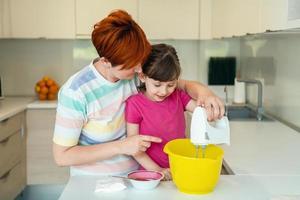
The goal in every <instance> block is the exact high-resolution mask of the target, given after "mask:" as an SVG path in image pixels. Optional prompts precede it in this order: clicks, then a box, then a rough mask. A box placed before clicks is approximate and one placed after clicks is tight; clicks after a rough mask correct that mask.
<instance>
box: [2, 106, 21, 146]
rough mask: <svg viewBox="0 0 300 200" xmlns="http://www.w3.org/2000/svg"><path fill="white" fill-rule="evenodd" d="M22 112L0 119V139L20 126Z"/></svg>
mask: <svg viewBox="0 0 300 200" xmlns="http://www.w3.org/2000/svg"><path fill="white" fill-rule="evenodd" d="M23 116H24V113H23V112H21V113H19V114H16V115H14V116H12V117H9V118H6V119H4V120H2V121H0V141H2V140H4V139H5V138H7V137H8V136H10V135H12V134H14V133H15V132H16V131H17V130H20V129H21V127H22V122H23Z"/></svg>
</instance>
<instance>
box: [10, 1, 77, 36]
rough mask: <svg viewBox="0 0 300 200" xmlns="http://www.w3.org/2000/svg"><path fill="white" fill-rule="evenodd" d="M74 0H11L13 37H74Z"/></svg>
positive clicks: (11, 32) (11, 29)
mask: <svg viewBox="0 0 300 200" xmlns="http://www.w3.org/2000/svg"><path fill="white" fill-rule="evenodd" d="M74 10H75V3H74V0H62V1H61V0H51V1H48V0H22V1H20V0H10V1H9V13H10V19H9V22H10V37H11V38H74V37H75V16H74Z"/></svg>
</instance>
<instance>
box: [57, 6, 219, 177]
mask: <svg viewBox="0 0 300 200" xmlns="http://www.w3.org/2000/svg"><path fill="white" fill-rule="evenodd" d="M92 42H93V45H94V46H95V48H96V50H97V52H98V55H99V58H97V59H95V60H93V61H92V62H91V64H90V65H88V66H86V67H85V68H83V69H82V70H80V71H79V72H77V73H76V74H74V75H73V76H72V77H70V78H69V80H68V81H67V82H66V83H65V84H64V85H63V86H62V88H61V90H60V92H59V97H58V107H57V116H56V123H55V131H54V137H53V142H54V143H53V153H54V158H55V161H56V163H57V164H58V165H60V166H71V175H108V174H110V175H111V174H126V173H128V172H129V171H132V170H135V169H137V168H138V164H137V163H136V161H135V160H134V159H133V158H132V156H133V155H136V154H138V153H140V152H144V151H146V150H147V148H149V147H150V145H151V143H152V142H156V143H160V142H161V139H160V138H157V137H153V136H146V135H134V136H130V137H126V130H125V121H124V108H125V101H126V99H127V98H128V97H129V96H131V95H132V94H136V93H137V89H136V81H135V80H136V79H135V74H136V73H140V72H141V64H143V63H144V61H145V60H146V58H147V56H148V55H149V53H150V50H151V46H150V44H149V42H148V40H147V39H146V36H145V34H144V32H143V30H142V29H141V28H140V27H139V26H138V24H136V22H135V21H134V20H133V19H132V18H131V16H130V15H129V14H128V13H126V12H125V11H122V10H117V11H115V12H112V13H111V14H110V15H108V16H107V17H106V18H104V19H103V20H102V21H100V22H98V23H97V24H96V25H95V26H94V30H93V33H92ZM178 87H179V88H181V89H183V90H185V91H186V92H187V93H188V94H189V95H190V96H191V97H193V98H194V99H197V103H198V105H203V106H205V108H206V110H207V113H208V118H209V120H213V119H217V118H220V117H221V116H222V115H223V114H224V106H223V104H222V102H221V101H220V100H219V98H218V97H216V96H215V95H214V94H213V93H212V92H211V91H210V90H209V89H207V88H206V87H205V86H203V85H200V84H199V83H196V82H191V81H185V80H179V82H178Z"/></svg>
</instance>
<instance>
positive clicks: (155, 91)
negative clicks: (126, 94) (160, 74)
mask: <svg viewBox="0 0 300 200" xmlns="http://www.w3.org/2000/svg"><path fill="white" fill-rule="evenodd" d="M141 81H142V82H144V83H145V86H146V92H145V95H146V96H147V97H148V98H149V99H151V100H152V101H163V100H164V99H165V98H167V97H168V96H169V95H170V94H172V93H173V92H174V90H175V89H176V86H177V80H173V81H167V82H161V81H157V80H154V79H152V78H149V77H147V76H145V77H144V78H142V79H141Z"/></svg>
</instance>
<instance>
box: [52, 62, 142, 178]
mask: <svg viewBox="0 0 300 200" xmlns="http://www.w3.org/2000/svg"><path fill="white" fill-rule="evenodd" d="M136 93H137V89H136V85H135V82H134V79H133V80H119V81H117V82H115V83H112V82H109V81H107V80H106V79H105V78H104V77H103V76H102V75H101V74H100V73H99V72H98V71H97V70H96V68H95V66H94V65H93V63H91V64H90V65H88V66H86V67H85V68H83V69H82V70H80V71H79V72H77V73H76V74H74V75H73V76H72V77H70V78H69V80H68V81H67V82H66V83H65V84H64V85H63V86H62V88H61V89H60V91H59V95H58V107H57V113H56V122H55V130H54V137H53V141H54V143H56V144H58V145H62V146H75V145H82V146H85V145H93V144H101V143H105V142H111V141H115V140H120V139H123V138H125V137H126V128H125V117H124V110H125V101H126V99H127V98H128V97H129V96H131V95H132V94H136ZM137 168H138V164H137V163H136V161H135V160H134V159H133V158H132V157H131V156H127V155H118V156H115V157H112V158H111V159H108V160H102V161H98V162H96V163H90V164H86V165H80V166H72V167H71V175H110V174H126V173H128V172H129V171H132V170H135V169H137Z"/></svg>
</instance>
